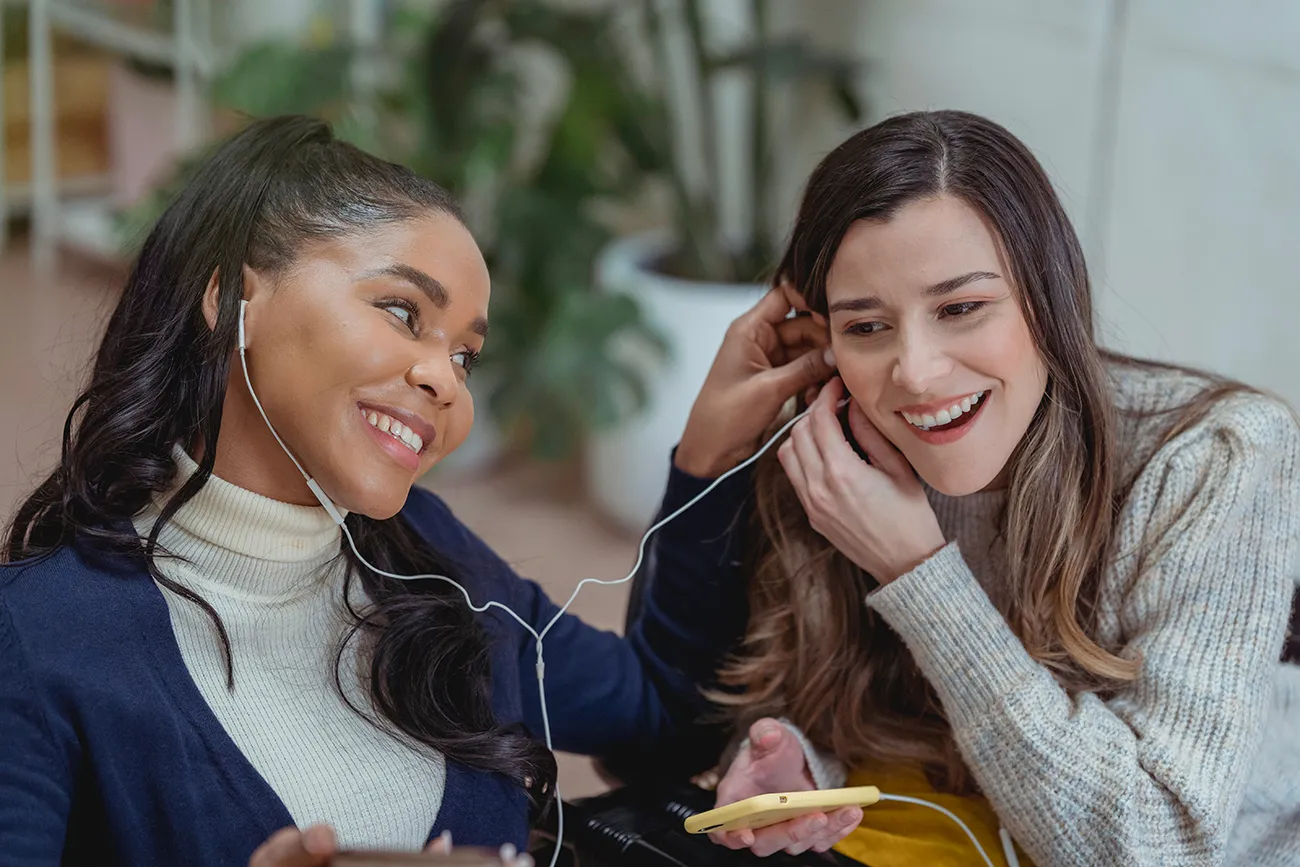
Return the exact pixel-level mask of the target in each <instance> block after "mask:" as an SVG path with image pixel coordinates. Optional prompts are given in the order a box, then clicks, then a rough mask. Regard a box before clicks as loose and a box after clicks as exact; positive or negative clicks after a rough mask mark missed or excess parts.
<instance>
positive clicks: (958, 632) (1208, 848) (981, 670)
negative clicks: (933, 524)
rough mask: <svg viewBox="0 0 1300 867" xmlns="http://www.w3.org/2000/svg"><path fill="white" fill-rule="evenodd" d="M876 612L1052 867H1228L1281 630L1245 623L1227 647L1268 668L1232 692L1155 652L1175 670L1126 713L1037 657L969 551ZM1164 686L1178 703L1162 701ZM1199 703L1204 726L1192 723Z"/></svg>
mask: <svg viewBox="0 0 1300 867" xmlns="http://www.w3.org/2000/svg"><path fill="white" fill-rule="evenodd" d="M869 604H870V605H871V606H872V607H873V608H874V609H876V610H877V611H878V612H880V613H881V614H882V615H883V616H884V617H885V619H886V620H887V621H888V622H889V624H890V626H891V627H892V628H893V629H894V630H895V631H896V632H898V633H899V635H900V636H902V638H903V639H904V641H905V642H906V643H907V645H908V647H909V649H910V650H911V652H912V655H913V657H914V658H915V659H916V662H917V664H918V666H919V667H920V669H921V671H922V672H923V673H924V675H925V676H926V678H927V679H928V680H929V681H930V682H931V683H932V684H933V685H934V687H935V689H936V692H937V693H938V694H939V697H940V699H941V701H942V703H943V707H944V710H945V712H946V714H947V716H948V719H949V722H950V724H951V725H952V729H953V734H954V737H955V738H956V740H957V743H958V745H959V747H960V748H961V751H962V754H963V756H964V758H965V759H966V761H967V763H968V765H969V766H970V768H971V771H972V773H973V774H974V775H975V778H976V780H977V781H978V782H979V784H980V787H981V789H982V790H983V792H984V794H985V795H986V796H987V797H988V798H989V799H990V801H991V802H992V804H993V806H994V807H995V809H996V810H997V812H998V814H999V817H1000V818H1001V819H1002V821H1003V822H1004V824H1005V825H1006V826H1007V827H1008V829H1009V830H1011V831H1012V833H1013V834H1014V836H1015V837H1016V839H1017V840H1018V841H1019V842H1020V843H1021V845H1022V846H1024V847H1025V848H1026V850H1028V851H1029V852H1030V853H1031V854H1032V855H1033V857H1034V859H1035V861H1036V863H1038V864H1039V865H1040V867H1046V865H1050V864H1084V865H1092V864H1095V865H1098V867H1100V865H1112V864H1118V863H1123V864H1152V865H1155V864H1160V865H1178V864H1202V863H1213V862H1215V861H1216V860H1217V859H1218V858H1219V857H1221V855H1222V853H1223V851H1224V847H1225V845H1226V840H1227V834H1228V831H1229V829H1230V827H1231V824H1232V820H1233V818H1234V816H1235V814H1236V810H1237V805H1238V803H1239V800H1240V793H1241V791H1242V787H1243V785H1244V772H1245V768H1246V767H1248V766H1249V764H1250V759H1251V756H1252V755H1253V750H1254V749H1255V747H1256V746H1257V743H1258V730H1259V722H1260V719H1261V718H1262V717H1261V714H1262V708H1263V707H1264V706H1265V704H1266V702H1267V697H1268V675H1267V666H1266V665H1265V661H1266V660H1267V655H1268V654H1267V652H1266V651H1263V650H1259V651H1256V652H1254V653H1253V654H1252V652H1251V649H1250V648H1251V647H1252V645H1254V644H1258V645H1259V647H1261V648H1262V647H1263V646H1264V645H1266V644H1267V643H1268V641H1269V640H1270V639H1269V637H1268V636H1269V634H1271V633H1272V632H1275V631H1277V630H1276V629H1275V628H1274V625H1271V624H1268V623H1265V622H1259V623H1250V622H1246V623H1238V624H1237V625H1236V626H1235V627H1234V629H1237V630H1240V633H1241V634H1240V635H1232V636H1227V637H1225V636H1222V635H1220V636H1217V637H1216V638H1217V640H1218V641H1219V642H1221V643H1226V644H1228V645H1230V646H1236V647H1237V648H1239V649H1240V650H1241V651H1242V655H1243V657H1244V658H1245V659H1252V658H1253V657H1257V658H1258V659H1259V660H1260V665H1259V666H1258V670H1255V669H1252V668H1250V667H1249V666H1246V667H1245V670H1240V671H1237V672H1234V676H1233V677H1231V678H1228V679H1225V680H1223V682H1219V681H1218V680H1216V681H1215V682H1214V683H1209V684H1207V683H1206V682H1203V680H1204V678H1206V677H1209V676H1211V675H1208V674H1207V670H1206V669H1202V668H1201V667H1200V666H1198V665H1196V664H1195V661H1194V660H1193V659H1191V658H1190V655H1186V656H1183V657H1182V659H1183V660H1184V661H1185V663H1186V667H1187V668H1188V669H1189V670H1188V671H1186V672H1183V671H1178V667H1179V666H1178V664H1177V661H1178V659H1179V654H1178V653H1174V654H1172V655H1171V654H1168V653H1161V652H1160V649H1159V648H1152V656H1153V658H1157V659H1162V658H1163V659H1174V660H1175V665H1174V666H1173V667H1172V670H1171V672H1170V673H1169V675H1168V676H1160V675H1161V674H1162V673H1160V672H1156V673H1155V676H1156V677H1157V678H1158V679H1155V680H1152V681H1151V682H1150V683H1149V684H1148V685H1144V686H1140V687H1139V688H1138V690H1137V691H1136V692H1135V693H1134V694H1133V695H1132V696H1130V697H1129V698H1128V699H1126V700H1124V701H1117V702H1114V703H1113V706H1112V705H1108V704H1106V703H1105V702H1103V701H1102V700H1101V699H1100V698H1098V697H1097V696H1096V695H1093V694H1090V693H1083V694H1080V695H1077V696H1073V697H1072V696H1071V695H1069V694H1068V693H1066V691H1065V690H1063V689H1062V688H1061V687H1060V686H1059V685H1058V683H1057V682H1056V680H1055V678H1054V677H1053V676H1052V674H1051V673H1050V672H1049V671H1048V670H1047V669H1046V668H1044V667H1043V666H1041V665H1039V664H1038V663H1037V662H1035V661H1034V659H1033V658H1032V657H1031V656H1030V655H1029V653H1028V652H1027V651H1026V650H1025V648H1024V646H1023V645H1022V644H1021V642H1020V640H1019V639H1018V638H1017V637H1016V635H1015V634H1014V633H1013V632H1012V630H1011V629H1010V627H1009V626H1008V625H1007V624H1006V622H1005V621H1004V620H1003V618H1002V617H1001V615H1000V614H999V613H998V612H997V611H996V609H994V607H993V606H992V604H991V603H990V602H989V600H988V598H987V597H986V596H985V594H984V592H983V590H982V589H981V588H980V586H979V584H978V583H977V582H976V580H975V578H974V576H973V575H972V574H971V573H970V570H969V569H968V568H967V567H966V564H965V563H964V561H963V560H962V559H961V556H960V554H959V552H958V551H957V549H956V547H955V546H949V547H947V548H945V549H944V550H943V551H941V552H940V553H939V554H937V555H936V556H935V557H934V558H931V560H929V561H927V562H926V563H924V564H922V566H921V567H919V568H918V569H917V570H915V571H914V572H913V573H910V574H908V575H906V576H903V578H900V579H899V580H898V581H896V582H894V583H893V584H890V585H888V586H887V587H884V588H882V589H881V590H879V591H877V592H876V593H874V594H873V595H872V596H871V597H870V598H869ZM1267 609H1268V604H1267V603H1265V604H1263V605H1261V606H1258V610H1267ZM1252 632H1254V633H1255V634H1254V635H1252V634H1251V633H1252ZM1261 636H1262V637H1261ZM1208 638H1209V636H1207V635H1204V634H1202V635H1201V636H1199V639H1200V640H1203V641H1204V640H1206V639H1208ZM1198 678H1201V679H1202V680H1198ZM1162 691H1163V692H1166V693H1174V694H1176V698H1175V699H1174V700H1173V701H1171V702H1170V701H1169V700H1170V699H1171V698H1174V697H1173V696H1171V695H1155V694H1151V693H1153V692H1155V693H1159V692H1162ZM1198 694H1199V696H1200V698H1199V701H1198V700H1197V699H1196V696H1197V695H1198ZM1209 696H1215V699H1214V701H1210V700H1209ZM1219 700H1222V702H1223V704H1222V706H1217V705H1216V704H1215V703H1216V702H1218V701H1219ZM1163 702H1169V703H1168V704H1164V705H1163V706H1162V703H1163ZM1192 704H1195V714H1196V716H1195V717H1194V718H1182V719H1180V718H1179V717H1180V715H1181V714H1180V713H1178V711H1180V710H1182V709H1184V708H1187V707H1189V706H1191V705H1192ZM1207 732H1212V733H1213V735H1207ZM1211 738H1212V739H1213V740H1214V742H1213V743H1212V742H1210V739H1211Z"/></svg>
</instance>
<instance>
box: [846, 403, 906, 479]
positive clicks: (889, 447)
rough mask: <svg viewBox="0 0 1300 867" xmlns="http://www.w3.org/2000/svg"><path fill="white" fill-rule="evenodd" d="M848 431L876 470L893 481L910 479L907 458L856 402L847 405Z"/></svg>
mask: <svg viewBox="0 0 1300 867" xmlns="http://www.w3.org/2000/svg"><path fill="white" fill-rule="evenodd" d="M849 431H850V432H851V433H852V434H853V438H854V439H856V440H857V441H858V445H860V446H862V448H863V449H865V450H866V452H867V457H868V458H869V459H870V460H871V463H872V465H873V466H875V467H876V468H877V469H879V470H881V471H883V472H885V473H886V474H888V475H889V476H890V477H892V478H894V479H900V480H905V479H908V478H911V477H912V465H911V464H909V463H908V462H907V458H905V457H903V454H902V452H900V451H899V450H898V448H897V447H896V446H895V445H894V444H893V443H891V442H890V441H889V440H888V439H886V438H885V435H884V434H882V433H881V432H880V431H879V430H878V429H877V428H876V426H875V425H874V424H872V423H871V420H870V419H868V418H867V414H866V413H864V412H863V411H862V407H860V406H858V404H857V402H856V401H853V402H851V403H849Z"/></svg>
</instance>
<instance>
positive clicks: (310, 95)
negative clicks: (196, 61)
mask: <svg viewBox="0 0 1300 867" xmlns="http://www.w3.org/2000/svg"><path fill="white" fill-rule="evenodd" d="M350 57H351V52H350V51H349V49H348V48H347V47H346V46H342V45H330V46H325V47H323V48H310V47H307V46H304V45H299V44H296V43H286V42H262V43H259V44H257V45H253V46H251V47H250V48H248V49H247V50H246V51H245V52H244V53H243V54H241V55H240V56H239V57H238V58H237V59H236V61H235V62H234V64H232V66H231V67H230V68H229V69H228V70H227V71H226V72H225V73H224V74H223V75H222V76H221V77H220V78H218V79H217V81H215V82H214V83H213V88H212V96H213V99H214V100H215V101H216V102H217V103H219V104H221V105H224V106H227V107H229V108H233V109H236V110H238V111H242V112H245V113H247V114H250V115H252V116H254V117H269V116H271V115H276V114H290V113H298V114H316V115H328V114H331V113H336V112H337V111H338V110H339V109H340V108H341V105H342V102H343V100H344V98H345V96H346V95H347V75H348V69H349V64H348V60H349V58H350Z"/></svg>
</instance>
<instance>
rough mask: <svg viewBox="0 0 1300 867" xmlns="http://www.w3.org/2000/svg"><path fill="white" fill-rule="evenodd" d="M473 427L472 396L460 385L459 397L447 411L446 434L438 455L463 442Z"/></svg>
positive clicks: (446, 452)
mask: <svg viewBox="0 0 1300 867" xmlns="http://www.w3.org/2000/svg"><path fill="white" fill-rule="evenodd" d="M473 427H474V396H473V395H472V394H471V393H470V391H469V389H468V388H465V387H464V386H461V392H460V397H459V398H457V400H456V403H455V404H454V405H453V406H452V407H451V410H450V411H449V412H448V413H447V434H446V436H445V438H444V439H443V445H442V450H441V452H440V453H439V457H440V458H441V457H445V456H447V455H448V454H450V453H451V452H454V451H455V450H456V449H458V448H460V446H461V445H462V444H463V443H464V442H465V439H466V438H467V437H468V436H469V433H470V431H471V430H472V429H473Z"/></svg>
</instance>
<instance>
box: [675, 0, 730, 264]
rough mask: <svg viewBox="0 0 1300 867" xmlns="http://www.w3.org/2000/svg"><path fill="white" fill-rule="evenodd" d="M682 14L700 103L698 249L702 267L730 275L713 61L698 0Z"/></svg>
mask: <svg viewBox="0 0 1300 867" xmlns="http://www.w3.org/2000/svg"><path fill="white" fill-rule="evenodd" d="M682 14H683V15H684V17H685V18H686V29H687V32H688V33H689V34H690V38H691V50H692V52H693V54H694V56H695V71H696V76H697V78H696V91H697V96H698V98H699V105H700V118H699V120H700V145H701V150H702V151H703V157H704V174H705V182H704V189H703V190H702V193H701V198H700V202H699V205H698V207H699V209H700V216H701V218H702V219H703V221H705V222H706V223H707V225H708V233H707V236H706V237H705V238H702V239H701V240H700V244H701V248H700V252H701V254H702V257H703V265H704V267H705V270H706V271H707V272H709V276H712V277H714V279H718V280H729V279H731V278H732V275H731V273H730V272H731V268H730V267H729V261H728V256H727V254H726V251H725V250H724V249H723V246H722V233H721V231H720V229H721V227H720V226H719V225H718V201H717V199H718V192H719V185H720V183H721V174H720V173H719V170H718V161H719V154H718V136H717V123H718V114H717V105H716V102H715V100H714V99H713V64H712V62H711V60H710V58H709V54H708V50H707V48H706V47H705V45H704V21H703V18H702V17H701V15H700V4H699V2H698V0H682Z"/></svg>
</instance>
